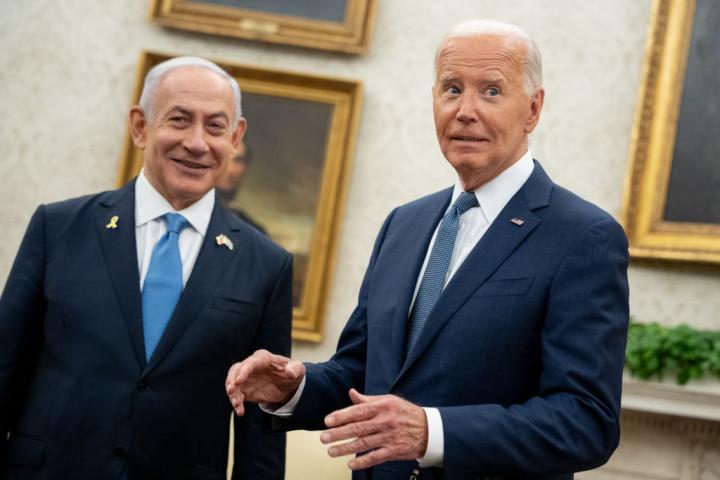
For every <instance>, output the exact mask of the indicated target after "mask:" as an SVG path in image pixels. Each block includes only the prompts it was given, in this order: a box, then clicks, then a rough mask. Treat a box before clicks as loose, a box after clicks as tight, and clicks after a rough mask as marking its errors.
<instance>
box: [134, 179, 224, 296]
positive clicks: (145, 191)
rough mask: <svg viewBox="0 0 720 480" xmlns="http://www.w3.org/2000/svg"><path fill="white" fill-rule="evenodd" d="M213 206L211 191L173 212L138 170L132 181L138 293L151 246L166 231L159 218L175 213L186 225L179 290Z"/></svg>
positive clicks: (200, 240)
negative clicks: (138, 280) (186, 222)
mask: <svg viewBox="0 0 720 480" xmlns="http://www.w3.org/2000/svg"><path fill="white" fill-rule="evenodd" d="M214 206H215V190H214V189H213V190H210V191H209V192H208V193H206V194H205V195H204V196H203V197H202V198H201V199H200V200H198V201H197V202H195V203H193V204H192V205H190V206H189V207H187V208H186V209H184V210H180V211H177V210H175V209H174V208H173V207H172V205H170V203H169V202H168V201H167V200H166V199H165V197H163V196H162V195H160V193H159V192H158V191H157V190H155V188H154V187H153V186H152V185H151V184H150V182H149V181H148V179H147V177H146V176H145V170H144V169H143V170H141V171H140V174H139V175H138V178H137V180H135V244H136V246H137V260H138V272H140V290H141V291H142V287H143V283H145V275H147V271H148V268H149V267H150V259H151V258H152V252H153V249H154V248H155V244H156V243H157V242H158V240H160V237H162V236H163V235H165V232H167V224H166V223H165V219H164V218H162V217H163V215H165V214H166V213H179V214H181V215H182V216H183V217H185V219H186V220H187V221H188V223H189V225H188V226H187V227H186V228H185V229H183V231H182V232H180V237H179V239H178V248H179V249H180V260H181V261H182V270H183V287H184V286H185V284H186V283H187V280H188V278H189V277H190V273H191V272H192V269H193V267H194V266H195V260H197V257H198V254H199V253H200V247H201V246H202V243H203V238H205V234H206V233H207V228H208V224H209V223H210V216H211V215H212V211H213V208H214Z"/></svg>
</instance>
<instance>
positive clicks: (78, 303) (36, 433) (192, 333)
mask: <svg viewBox="0 0 720 480" xmlns="http://www.w3.org/2000/svg"><path fill="white" fill-rule="evenodd" d="M115 215H117V216H118V217H119V220H118V222H117V228H107V227H106V225H107V224H108V223H109V221H110V218H111V217H112V216H115ZM134 217H135V201H134V182H131V183H130V184H128V185H127V186H125V187H124V188H122V189H120V190H117V191H112V192H104V193H101V194H97V195H93V196H87V197H82V198H78V199H72V200H68V201H64V202H60V203H54V204H49V205H44V206H41V207H39V208H38V209H37V211H36V212H35V214H34V216H33V217H32V220H31V221H30V225H29V227H28V230H27V233H26V235H25V238H24V240H23V241H22V244H21V246H20V250H19V253H18V255H17V258H16V260H15V263H14V265H13V268H12V271H11V273H10V276H9V277H8V280H7V283H6V285H5V290H4V292H3V295H2V297H1V298H0V478H8V479H60V478H63V479H64V478H76V479H86V478H87V479H94V480H95V479H108V480H109V479H112V480H120V479H121V478H123V475H124V474H123V470H124V469H127V470H126V472H127V477H126V478H129V479H130V480H133V479H138V478H140V479H145V478H147V479H150V478H152V479H165V478H167V479H180V478H183V479H185V478H188V479H190V478H192V479H218V480H220V479H225V471H226V466H227V455H228V440H229V426H230V418H231V414H232V413H231V412H232V408H231V405H230V403H229V401H228V399H227V395H226V393H225V387H224V383H225V377H226V374H227V371H228V368H229V367H230V366H231V365H232V364H233V362H237V361H240V360H242V359H243V358H245V357H246V356H247V355H248V354H250V353H252V352H253V351H254V350H256V349H258V348H267V349H269V350H271V351H274V352H278V353H280V354H289V351H290V328H291V296H290V289H291V270H292V264H291V257H290V255H289V254H288V253H287V252H285V251H284V250H282V249H281V248H280V247H278V246H276V245H275V244H273V243H272V242H270V240H268V239H267V237H265V236H264V235H262V234H260V233H259V232H257V231H256V230H255V229H254V228H252V227H250V226H248V225H247V224H246V223H244V222H242V221H241V220H239V219H237V218H236V217H235V216H234V215H232V214H231V213H229V212H228V211H227V210H225V209H223V208H222V207H220V202H219V199H216V202H215V208H214V210H213V212H212V216H211V219H210V223H209V226H208V230H207V235H206V238H205V239H204V242H203V245H202V248H201V250H200V253H199V255H198V258H197V261H196V263H195V266H194V268H193V270H192V273H191V275H190V278H189V279H188V281H187V284H186V286H185V289H184V291H183V293H182V296H181V297H180V300H179V302H178V305H177V307H176V309H175V312H174V314H173V316H172V318H171V319H170V322H169V324H168V326H167V328H166V330H165V332H164V334H163V336H162V338H161V340H160V342H159V344H158V346H157V348H156V350H155V352H154V353H153V355H152V357H151V358H150V359H149V361H147V362H146V360H145V349H144V342H143V333H142V319H141V315H142V313H141V312H142V308H141V294H140V288H139V283H140V281H139V274H138V267H137V264H138V262H137V253H136V246H135V218H134ZM219 234H225V235H226V236H228V237H229V238H230V239H231V240H232V242H233V244H234V249H232V250H230V249H229V248H227V247H226V246H221V245H217V244H216V241H215V237H216V235H219ZM259 420H260V413H259V410H257V409H252V410H250V411H249V416H246V417H244V418H243V419H236V421H235V437H234V438H235V458H234V462H235V469H234V478H242V479H275V480H279V479H282V478H283V476H284V460H285V459H284V454H285V438H284V435H283V434H279V435H277V434H264V433H262V432H261V431H260V421H259ZM8 432H10V438H9V440H6V437H7V434H8Z"/></svg>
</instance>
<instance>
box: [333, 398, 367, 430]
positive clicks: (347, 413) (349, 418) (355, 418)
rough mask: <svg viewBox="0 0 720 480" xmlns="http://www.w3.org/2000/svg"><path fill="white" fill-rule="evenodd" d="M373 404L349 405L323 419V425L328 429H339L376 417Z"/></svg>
mask: <svg viewBox="0 0 720 480" xmlns="http://www.w3.org/2000/svg"><path fill="white" fill-rule="evenodd" d="M375 410H376V408H375V404H374V403H373V402H368V403H361V404H360V405H351V406H349V407H345V408H343V409H341V410H335V411H334V412H332V413H330V414H329V415H328V416H327V417H325V425H326V426H327V427H328V428H333V427H339V426H341V425H346V424H348V423H353V422H359V421H362V420H369V419H370V418H372V417H374V416H375V415H376V412H375Z"/></svg>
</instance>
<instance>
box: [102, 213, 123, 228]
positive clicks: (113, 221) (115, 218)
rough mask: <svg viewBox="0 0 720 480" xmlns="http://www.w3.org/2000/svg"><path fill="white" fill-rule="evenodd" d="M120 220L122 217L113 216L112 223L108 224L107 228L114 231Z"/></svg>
mask: <svg viewBox="0 0 720 480" xmlns="http://www.w3.org/2000/svg"><path fill="white" fill-rule="evenodd" d="M118 220H120V217H118V216H117V215H113V216H112V217H111V218H110V221H109V222H108V224H107V225H105V228H113V229H114V228H117V227H118Z"/></svg>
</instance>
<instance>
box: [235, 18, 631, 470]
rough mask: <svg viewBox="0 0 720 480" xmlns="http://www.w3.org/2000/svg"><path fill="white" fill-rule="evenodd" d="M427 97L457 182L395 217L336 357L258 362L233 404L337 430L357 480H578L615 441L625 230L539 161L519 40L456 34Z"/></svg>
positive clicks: (478, 31)
mask: <svg viewBox="0 0 720 480" xmlns="http://www.w3.org/2000/svg"><path fill="white" fill-rule="evenodd" d="M432 91H433V113H434V117H435V127H436V131H437V138H438V142H439V144H440V149H441V150H442V153H443V155H444V156H445V158H446V160H447V161H448V162H449V163H450V165H451V166H452V167H453V168H454V169H455V171H456V172H457V182H456V184H455V186H454V187H450V188H447V189H445V190H442V191H440V192H437V193H434V194H431V195H429V196H427V197H423V198H420V199H419V200H416V201H414V202H411V203H409V204H406V205H403V206H400V207H398V208H396V209H395V210H393V211H392V212H391V213H390V215H389V216H388V217H387V219H386V220H385V223H384V225H383V226H382V228H381V230H380V233H379V235H378V237H377V241H376V243H375V247H374V249H373V252H372V256H371V258H370V264H369V266H368V270H367V273H366V275H365V279H364V280H363V283H362V286H361V288H360V294H359V297H358V304H357V307H356V309H355V311H354V312H353V314H352V315H351V317H350V319H349V321H348V323H347V325H346V327H345V329H344V331H343V333H342V335H341V337H340V340H339V343H338V348H337V351H336V353H335V355H334V356H333V357H332V358H331V359H330V360H329V361H327V362H325V363H320V364H302V363H300V362H298V361H295V360H292V359H288V358H285V357H282V356H278V355H274V354H271V353H269V352H266V351H258V352H255V353H254V354H253V355H252V356H251V357H249V358H248V359H246V360H245V361H243V362H240V363H238V364H236V365H234V366H233V367H232V368H231V369H230V371H229V372H228V378H227V383H226V387H227V390H228V394H229V396H230V399H231V401H232V402H233V405H234V407H235V410H236V412H237V413H238V414H239V415H242V414H244V413H246V412H247V410H246V408H247V407H246V405H245V402H264V403H265V405H262V406H263V408H264V409H265V410H267V411H269V412H271V414H272V416H270V417H268V419H269V420H270V422H269V423H270V424H271V426H273V427H275V428H278V429H283V428H308V429H322V428H327V430H326V431H325V432H324V433H323V434H322V435H321V440H322V442H323V443H326V444H332V445H331V446H330V447H329V450H328V452H329V454H330V455H331V456H338V455H347V454H355V455H356V457H355V458H353V459H351V460H350V461H349V466H350V468H351V469H353V470H354V475H353V478H355V479H372V480H378V479H388V480H389V479H398V478H411V479H412V478H421V479H470V478H478V479H480V478H483V479H489V478H493V479H497V478H522V479H529V478H533V479H558V480H559V479H571V478H573V472H577V471H580V470H586V469H590V468H594V467H597V466H599V465H601V464H603V463H604V462H606V461H607V459H608V458H609V456H610V455H611V453H612V452H613V450H614V449H615V448H616V446H617V443H618V438H619V411H620V389H621V377H622V370H623V358H624V355H623V354H624V347H625V341H626V334H627V322H628V284H627V265H628V252H627V241H626V238H625V235H624V233H623V230H622V228H621V227H620V225H618V223H617V222H616V221H615V220H613V218H612V217H611V216H610V215H608V214H607V213H606V212H604V211H602V210H600V209H599V208H597V207H596V206H594V205H592V204H590V203H588V202H587V201H585V200H582V199H581V198H579V197H578V196H576V195H574V194H572V193H570V192H569V191H567V190H565V189H563V188H562V187H560V186H558V185H556V184H554V183H553V182H552V181H551V180H550V178H549V177H548V176H547V174H546V173H545V172H544V170H543V169H542V167H541V166H540V164H539V163H538V162H537V161H536V160H534V159H533V157H532V154H531V153H530V151H529V150H528V135H529V134H530V133H531V132H532V131H533V130H534V129H535V127H536V125H537V123H538V121H539V119H540V112H541V110H542V107H543V102H544V98H545V92H544V90H543V88H542V68H541V60H540V53H539V51H538V49H537V46H536V45H535V43H534V42H533V41H532V40H531V39H530V38H529V37H528V36H527V35H526V34H525V33H524V32H523V31H522V30H520V29H519V28H517V27H515V26H512V25H508V24H504V23H499V22H494V21H488V20H478V21H470V22H465V23H462V24H460V25H458V26H457V27H456V28H455V29H454V30H453V31H452V32H451V33H450V34H449V35H448V36H447V37H445V38H444V39H443V41H442V43H441V44H440V46H439V47H438V50H437V55H436V57H435V84H434V86H433V90H432Z"/></svg>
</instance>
